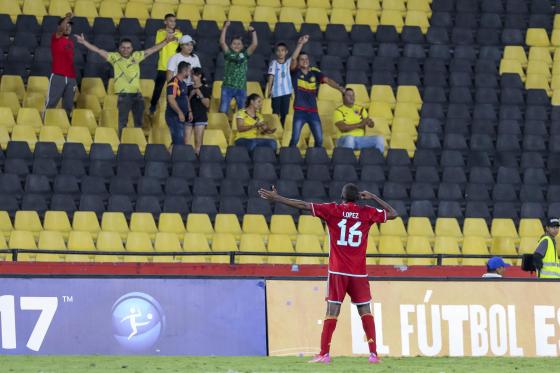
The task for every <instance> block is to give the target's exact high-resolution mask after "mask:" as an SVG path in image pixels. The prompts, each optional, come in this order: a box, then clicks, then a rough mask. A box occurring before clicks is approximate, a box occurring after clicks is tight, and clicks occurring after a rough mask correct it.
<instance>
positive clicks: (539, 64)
mask: <svg viewBox="0 0 560 373" xmlns="http://www.w3.org/2000/svg"><path fill="white" fill-rule="evenodd" d="M525 72H526V74H527V76H530V75H539V74H542V75H544V76H546V77H547V79H549V78H550V76H551V73H550V66H549V65H548V64H547V63H546V62H545V61H540V60H529V63H528V64H527V70H526V71H525Z"/></svg>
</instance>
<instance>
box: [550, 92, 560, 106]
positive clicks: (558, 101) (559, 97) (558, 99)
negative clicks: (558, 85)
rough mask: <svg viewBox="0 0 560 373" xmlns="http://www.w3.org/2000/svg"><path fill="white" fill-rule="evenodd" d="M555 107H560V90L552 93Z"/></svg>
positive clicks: (552, 101)
mask: <svg viewBox="0 0 560 373" xmlns="http://www.w3.org/2000/svg"><path fill="white" fill-rule="evenodd" d="M550 102H551V104H552V105H553V106H560V90H559V89H555V90H554V92H553V93H552V99H551V100H550Z"/></svg>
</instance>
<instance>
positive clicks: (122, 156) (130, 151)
mask: <svg viewBox="0 0 560 373" xmlns="http://www.w3.org/2000/svg"><path fill="white" fill-rule="evenodd" d="M105 151H106V150H105ZM117 162H119V163H120V162H135V163H138V164H143V163H144V157H143V156H142V153H140V148H139V147H138V145H136V144H119V148H118V150H117Z"/></svg>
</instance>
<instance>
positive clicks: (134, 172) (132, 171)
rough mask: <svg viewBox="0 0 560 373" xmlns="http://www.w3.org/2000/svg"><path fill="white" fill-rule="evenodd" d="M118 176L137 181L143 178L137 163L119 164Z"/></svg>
mask: <svg viewBox="0 0 560 373" xmlns="http://www.w3.org/2000/svg"><path fill="white" fill-rule="evenodd" d="M116 175H117V176H120V177H126V178H129V179H131V180H133V181H136V180H138V178H139V177H141V176H142V170H141V168H140V165H139V164H138V163H136V162H119V163H118V165H117V173H116Z"/></svg>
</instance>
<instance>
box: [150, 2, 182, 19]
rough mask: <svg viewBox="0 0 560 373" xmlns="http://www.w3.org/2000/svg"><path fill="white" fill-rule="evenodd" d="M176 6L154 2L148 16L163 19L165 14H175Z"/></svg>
mask: <svg viewBox="0 0 560 373" xmlns="http://www.w3.org/2000/svg"><path fill="white" fill-rule="evenodd" d="M176 9H177V7H176V6H174V5H173V4H167V3H162V2H157V1H156V2H155V3H154V5H153V6H152V11H151V12H150V18H155V19H164V18H165V15H166V14H175V10H176Z"/></svg>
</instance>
